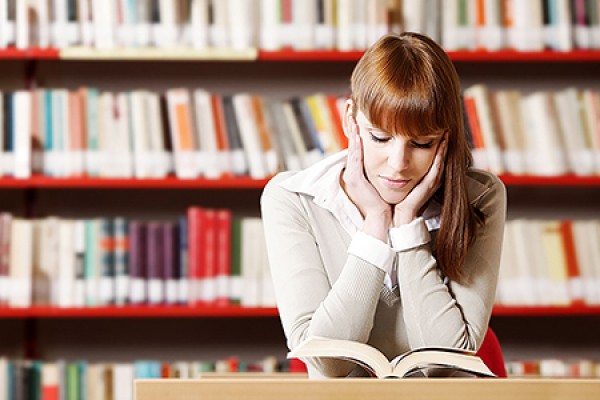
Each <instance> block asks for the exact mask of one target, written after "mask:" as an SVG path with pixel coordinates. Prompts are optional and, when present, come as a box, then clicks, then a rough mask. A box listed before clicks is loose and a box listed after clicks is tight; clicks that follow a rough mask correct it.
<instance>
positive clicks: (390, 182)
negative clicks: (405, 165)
mask: <svg viewBox="0 0 600 400" xmlns="http://www.w3.org/2000/svg"><path fill="white" fill-rule="evenodd" d="M379 179H381V181H382V182H383V184H384V185H385V186H387V187H389V188H390V189H402V188H403V187H405V186H406V185H408V183H409V182H410V179H391V178H387V177H385V176H380V177H379Z"/></svg>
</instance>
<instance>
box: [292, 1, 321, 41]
mask: <svg viewBox="0 0 600 400" xmlns="http://www.w3.org/2000/svg"><path fill="white" fill-rule="evenodd" d="M316 11H317V10H316V2H314V1H312V2H311V1H294V2H292V24H293V28H292V29H293V32H294V40H293V41H292V47H293V48H294V49H295V50H311V49H314V48H315V27H316V24H317V20H316V18H317V15H316Z"/></svg>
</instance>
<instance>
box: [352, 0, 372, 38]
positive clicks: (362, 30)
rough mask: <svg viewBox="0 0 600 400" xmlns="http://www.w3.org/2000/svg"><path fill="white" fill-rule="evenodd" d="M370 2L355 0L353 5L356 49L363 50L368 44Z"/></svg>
mask: <svg viewBox="0 0 600 400" xmlns="http://www.w3.org/2000/svg"><path fill="white" fill-rule="evenodd" d="M368 3H369V2H367V1H362V0H354V3H353V5H352V42H353V46H352V47H353V48H355V49H360V50H363V49H366V48H367V46H368V37H367V23H368V20H367V16H368V7H369V4H368Z"/></svg>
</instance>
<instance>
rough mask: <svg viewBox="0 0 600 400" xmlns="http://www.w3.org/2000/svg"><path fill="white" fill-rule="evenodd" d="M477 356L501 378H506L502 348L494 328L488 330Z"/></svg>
mask: <svg viewBox="0 0 600 400" xmlns="http://www.w3.org/2000/svg"><path fill="white" fill-rule="evenodd" d="M477 355H478V356H479V357H481V359H482V360H483V362H484V363H485V365H487V367H488V368H489V369H490V370H491V371H492V372H493V373H494V374H496V375H497V376H498V377H499V378H506V367H505V365H504V356H503V355H502V348H501V347H500V342H499V341H498V337H497V336H496V334H495V333H494V331H493V330H492V328H488V330H487V333H486V334H485V338H484V339H483V343H482V344H481V347H480V348H479V351H478V352H477Z"/></svg>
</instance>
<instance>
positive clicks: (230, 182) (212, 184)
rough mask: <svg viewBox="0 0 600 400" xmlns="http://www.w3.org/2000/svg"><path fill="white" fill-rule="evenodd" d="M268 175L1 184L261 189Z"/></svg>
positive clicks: (7, 184) (36, 179) (4, 182)
mask: <svg viewBox="0 0 600 400" xmlns="http://www.w3.org/2000/svg"><path fill="white" fill-rule="evenodd" d="M268 181H269V178H267V179H252V178H250V177H231V178H221V179H206V178H196V179H178V178H176V177H173V176H170V177H167V178H163V179H129V178H123V179H117V178H88V177H79V178H52V177H48V176H40V175H38V176H32V177H31V178H28V179H15V178H0V189H2V188H20V189H33V188H55V189H60V188H65V189H70V188H80V189H101V188H106V189H119V188H121V189H167V188H172V189H177V188H181V189H197V188H206V189H262V188H263V187H264V186H265V185H266V184H267V182H268Z"/></svg>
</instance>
